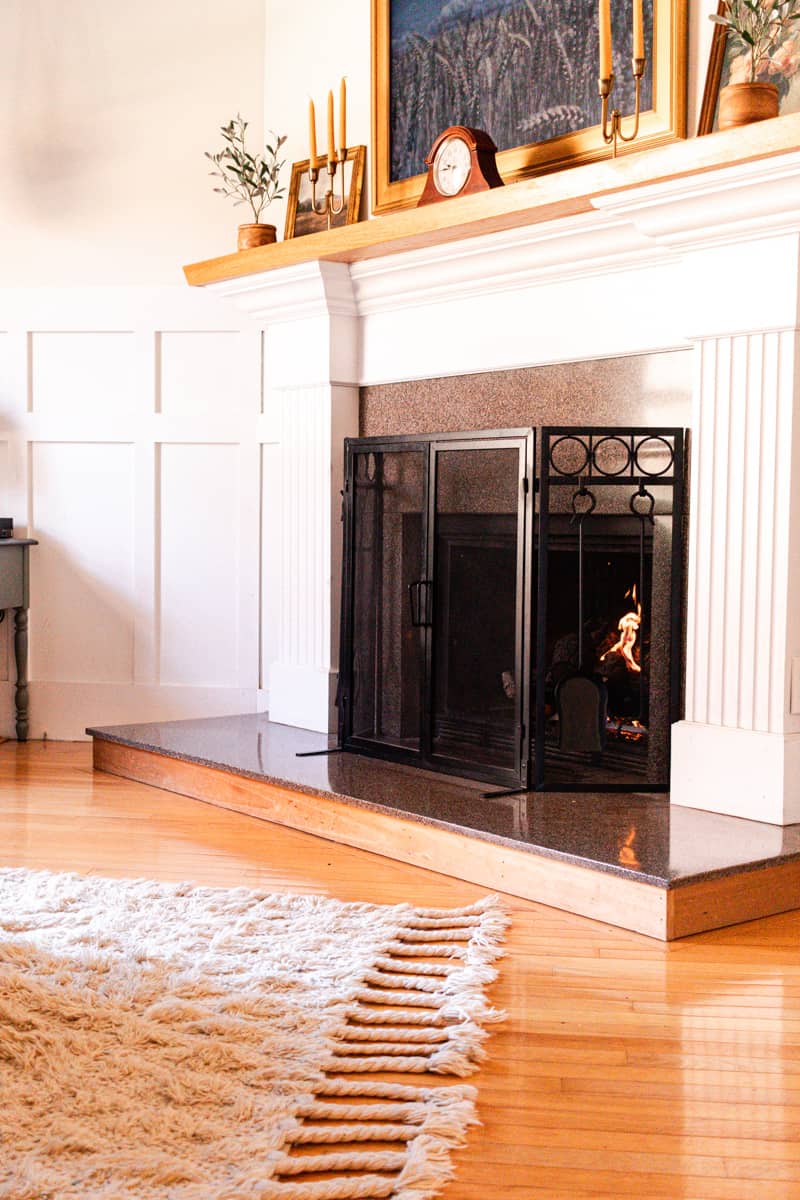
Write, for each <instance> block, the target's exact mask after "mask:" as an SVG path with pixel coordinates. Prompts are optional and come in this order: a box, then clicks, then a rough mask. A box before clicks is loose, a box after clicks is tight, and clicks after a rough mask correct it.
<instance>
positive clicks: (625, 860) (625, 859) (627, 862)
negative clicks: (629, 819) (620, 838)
mask: <svg viewBox="0 0 800 1200" xmlns="http://www.w3.org/2000/svg"><path fill="white" fill-rule="evenodd" d="M635 841H636V826H635V825H631V827H630V830H629V831H628V836H627V837H626V838H625V841H624V842H623V843H622V845H621V846H620V848H619V861H620V864H621V866H623V867H633V869H634V870H638V868H639V867H640V866H641V865H642V864H641V863H640V862H639V859H638V858H637V857H636V851H635V850H634V848H633V843H634V842H635Z"/></svg>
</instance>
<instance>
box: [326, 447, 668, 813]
mask: <svg viewBox="0 0 800 1200" xmlns="http://www.w3.org/2000/svg"><path fill="white" fill-rule="evenodd" d="M539 442H540V445H541V456H542V463H541V468H540V472H539V481H538V486H537V480H536V477H535V474H534V472H535V448H536V443H537V438H536V434H535V432H534V431H533V430H519V429H512V430H498V431H490V432H485V431H483V432H479V433H465V434H448V435H427V436H414V437H393V438H357V439H348V440H347V442H346V448H345V490H344V508H343V514H344V557H343V588H342V643H341V647H342V648H341V663H340V682H339V697H338V703H339V733H340V745H341V746H342V748H343V749H345V750H352V751H358V752H361V753H367V754H371V755H375V756H377V757H382V758H387V759H393V760H396V761H403V762H409V763H417V764H418V765H420V766H425V767H428V768H429V769H435V770H440V771H446V772H449V773H453V774H458V775H462V776H471V777H473V778H477V779H484V780H487V781H490V782H493V783H497V784H500V785H503V786H505V787H507V788H510V789H528V788H530V787H538V788H543V787H550V788H556V787H557V788H559V789H562V790H567V789H571V788H575V789H580V790H583V789H586V790H598V789H602V788H613V789H615V790H617V789H625V788H631V789H642V788H647V789H649V790H655V789H658V788H662V787H665V786H666V781H667V776H668V752H669V723H670V721H671V720H673V719H675V717H676V714H677V705H678V696H679V684H680V671H679V665H678V664H679V660H680V655H679V653H678V647H679V643H680V612H681V578H682V549H681V515H682V486H683V471H682V463H683V436H682V432H681V431H680V430H674V429H672V430H655V429H626V430H620V429H614V430H609V429H551V428H546V429H543V430H542V431H541V434H540V438H539Z"/></svg>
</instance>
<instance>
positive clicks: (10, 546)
mask: <svg viewBox="0 0 800 1200" xmlns="http://www.w3.org/2000/svg"><path fill="white" fill-rule="evenodd" d="M38 545H39V543H38V542H37V541H35V540H34V539H33V538H0V609H3V610H5V609H8V608H13V609H14V658H15V659H16V663H17V687H16V691H15V693H14V704H15V706H16V710H17V740H18V741H20V742H27V740H28V547H29V546H38Z"/></svg>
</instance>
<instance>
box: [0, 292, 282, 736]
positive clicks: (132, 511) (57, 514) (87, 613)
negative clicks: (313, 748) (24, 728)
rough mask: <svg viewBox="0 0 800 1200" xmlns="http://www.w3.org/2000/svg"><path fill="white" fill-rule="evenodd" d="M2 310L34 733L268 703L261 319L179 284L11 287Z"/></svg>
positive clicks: (7, 464) (8, 691) (4, 501)
mask: <svg viewBox="0 0 800 1200" xmlns="http://www.w3.org/2000/svg"><path fill="white" fill-rule="evenodd" d="M0 325H2V328H0V515H3V516H5V515H9V516H12V517H13V518H14V523H15V532H16V534H17V536H23V535H25V534H26V533H27V534H30V536H31V537H35V538H38V540H39V543H40V544H39V546H38V547H35V548H33V550H32V552H31V620H30V664H29V665H30V677H31V736H32V737H41V736H42V735H43V734H44V733H45V732H46V734H47V736H48V737H50V738H77V737H82V736H84V729H85V727H86V726H87V725H106V724H117V723H122V722H128V721H142V720H165V719H181V718H184V717H197V716H214V715H224V714H228V713H235V712H252V711H254V710H255V709H256V708H265V707H266V706H267V702H268V693H267V691H266V687H267V684H266V679H267V667H268V663H269V659H268V657H267V658H266V659H265V657H264V656H265V655H266V656H268V655H269V654H270V653H271V652H272V651H271V649H270V647H271V640H270V637H271V634H270V631H269V630H268V631H267V632H266V633H265V632H264V631H263V630H262V628H261V612H262V610H263V611H264V612H266V613H270V612H271V611H272V609H273V608H274V605H275V600H274V597H273V596H271V595H269V596H268V595H267V593H269V592H270V589H271V588H272V587H274V586H275V585H276V584H275V580H274V576H273V575H271V573H270V571H269V570H266V569H264V568H263V565H262V536H264V535H263V531H264V530H265V529H266V530H270V531H274V530H275V522H274V520H272V518H270V516H269V515H266V516H264V515H262V511H261V509H262V497H268V498H269V502H270V503H273V502H275V501H276V499H277V496H276V481H277V477H278V465H279V457H280V447H279V445H278V444H277V442H276V440H275V431H274V428H273V426H274V422H272V421H271V420H270V419H269V417H268V416H267V415H265V414H264V413H263V412H262V369H263V365H262V358H263V351H262V335H261V332H260V331H259V330H258V328H257V327H256V326H255V323H253V322H250V321H248V320H247V318H244V317H239V316H238V315H237V313H236V312H235V311H234V310H233V309H232V308H231V307H230V306H229V305H227V304H224V303H222V302H221V301H219V300H217V299H215V298H214V297H211V296H208V295H206V294H197V293H193V292H190V291H189V290H188V289H186V288H185V287H183V286H182V285H178V286H176V287H158V288H143V287H134V288H126V287H119V288H75V289H63V290H61V291H60V292H59V294H58V295H56V294H55V292H54V291H40V290H34V289H30V290H23V289H6V290H2V289H0ZM264 443H266V445H264ZM265 471H268V472H269V473H270V478H265V477H264V472H265ZM270 537H271V540H270V548H271V552H272V554H273V558H274V554H275V542H274V532H271V533H270ZM11 626H13V621H6V622H5V623H4V624H3V625H2V626H0V734H2V735H4V736H14V708H13V677H14V670H13V665H11V662H10V661H9V651H10V646H11V643H10V637H9V634H10V627H11ZM9 676H10V677H11V678H9ZM262 681H263V682H262Z"/></svg>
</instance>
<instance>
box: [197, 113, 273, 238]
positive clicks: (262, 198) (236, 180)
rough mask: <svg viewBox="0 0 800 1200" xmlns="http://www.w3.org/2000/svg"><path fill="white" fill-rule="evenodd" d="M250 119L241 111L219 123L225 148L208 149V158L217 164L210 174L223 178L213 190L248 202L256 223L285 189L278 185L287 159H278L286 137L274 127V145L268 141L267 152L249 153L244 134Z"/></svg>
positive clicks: (237, 202)
mask: <svg viewBox="0 0 800 1200" xmlns="http://www.w3.org/2000/svg"><path fill="white" fill-rule="evenodd" d="M247 125H248V122H247V121H245V120H243V118H242V117H241V115H240V114H239V113H237V114H236V116H235V117H234V118H233V119H232V120H231V121H229V122H228V124H227V125H222V126H221V127H220V133H221V134H222V137H223V139H224V141H225V145H224V147H223V148H222V150H219V151H217V153H216V154H211V153H209V151H208V150H206V152H205V155H206V158H207V159H209V161H210V162H212V163H213V164H214V166H215V167H216V168H217V169H216V171H209V174H210V175H212V176H213V177H215V178H217V179H221V180H222V186H221V187H215V188H214V191H215V192H218V193H219V194H220V195H222V196H229V197H230V198H231V199H232V200H233V202H234V204H249V205H250V207H251V209H252V210H253V219H254V221H255V222H256V223H258V221H259V220H260V219H261V213H262V212H263V210H264V209H265V208H266V207H267V205H269V204H271V203H272V201H273V200H280V199H281V197H282V196H283V195H284V192H285V189H284V188H282V187H280V186H279V176H280V171H281V167H283V165H284V163H285V159H282V160H281V161H280V162H279V161H278V152H279V151H280V148H281V146H282V145H283V144H284V142H285V141H286V138H285V137H279V136H278V135H277V134H276V133H274V132H273V131H272V130H270V132H271V133H272V137H273V140H274V145H270V144H269V142H267V143H266V145H265V146H264V151H265V152H264V154H263V155H262V154H256V155H253V154H250V153H249V151H248V150H247V148H246V146H245V134H246V132H247Z"/></svg>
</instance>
